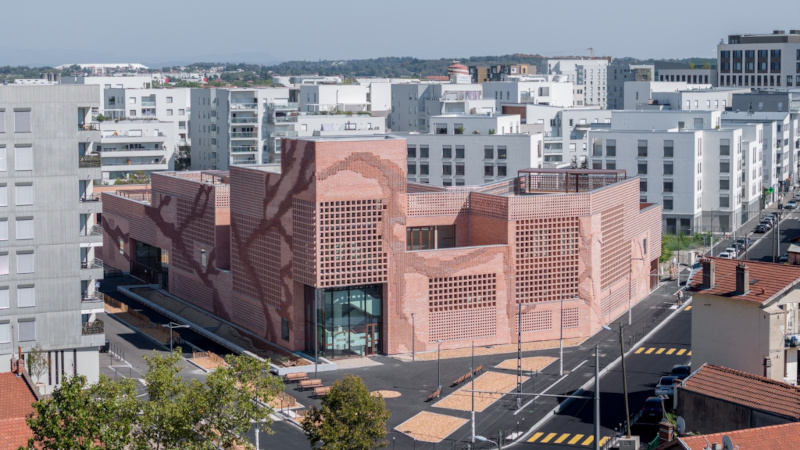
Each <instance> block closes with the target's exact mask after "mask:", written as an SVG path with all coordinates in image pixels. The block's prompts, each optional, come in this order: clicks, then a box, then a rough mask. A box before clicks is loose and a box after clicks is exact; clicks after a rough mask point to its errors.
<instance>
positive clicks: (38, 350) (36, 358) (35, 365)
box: [27, 344, 50, 384]
mask: <svg viewBox="0 0 800 450" xmlns="http://www.w3.org/2000/svg"><path fill="white" fill-rule="evenodd" d="M27 360H28V373H30V374H31V376H33V377H34V378H36V383H37V384H38V383H39V382H40V381H41V378H42V376H43V375H45V374H47V372H49V371H50V361H48V360H47V353H46V352H45V351H44V349H42V346H41V345H38V344H37V345H36V347H33V348H32V349H31V351H30V353H28V356H27Z"/></svg>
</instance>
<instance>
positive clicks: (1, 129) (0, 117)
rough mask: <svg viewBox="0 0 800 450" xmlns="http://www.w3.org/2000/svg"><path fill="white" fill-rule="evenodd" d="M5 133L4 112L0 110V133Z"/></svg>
mask: <svg viewBox="0 0 800 450" xmlns="http://www.w3.org/2000/svg"><path fill="white" fill-rule="evenodd" d="M5 132H6V110H4V109H0V133H5Z"/></svg>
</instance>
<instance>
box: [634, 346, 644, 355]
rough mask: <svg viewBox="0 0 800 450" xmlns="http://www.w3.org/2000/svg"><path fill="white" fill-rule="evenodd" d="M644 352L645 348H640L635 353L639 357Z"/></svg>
mask: <svg viewBox="0 0 800 450" xmlns="http://www.w3.org/2000/svg"><path fill="white" fill-rule="evenodd" d="M643 351H644V347H639V349H638V350H636V352H635V353H636V354H637V355H638V354H639V353H642V352H643Z"/></svg>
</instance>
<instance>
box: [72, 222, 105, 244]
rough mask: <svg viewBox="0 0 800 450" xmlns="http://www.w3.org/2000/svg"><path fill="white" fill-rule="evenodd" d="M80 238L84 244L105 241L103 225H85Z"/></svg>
mask: <svg viewBox="0 0 800 450" xmlns="http://www.w3.org/2000/svg"><path fill="white" fill-rule="evenodd" d="M78 237H79V240H80V243H81V245H82V246H84V245H85V244H102V243H103V227H101V226H100V225H92V226H91V227H83V229H82V230H81V231H80V233H79V235H78Z"/></svg>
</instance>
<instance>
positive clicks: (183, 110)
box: [178, 109, 186, 116]
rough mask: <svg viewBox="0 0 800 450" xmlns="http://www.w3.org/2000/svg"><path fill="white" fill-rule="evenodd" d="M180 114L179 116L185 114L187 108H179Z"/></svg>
mask: <svg viewBox="0 0 800 450" xmlns="http://www.w3.org/2000/svg"><path fill="white" fill-rule="evenodd" d="M178 115H179V116H184V115H186V110H185V109H179V110H178Z"/></svg>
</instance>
